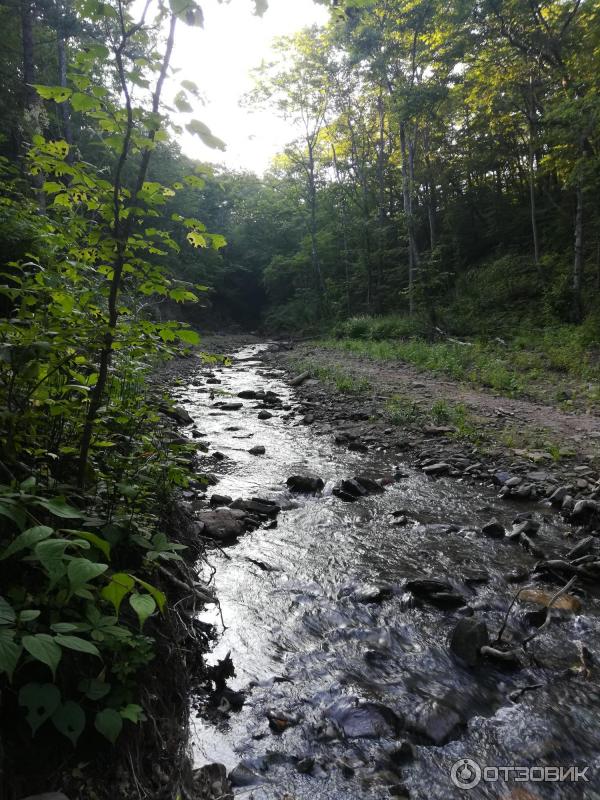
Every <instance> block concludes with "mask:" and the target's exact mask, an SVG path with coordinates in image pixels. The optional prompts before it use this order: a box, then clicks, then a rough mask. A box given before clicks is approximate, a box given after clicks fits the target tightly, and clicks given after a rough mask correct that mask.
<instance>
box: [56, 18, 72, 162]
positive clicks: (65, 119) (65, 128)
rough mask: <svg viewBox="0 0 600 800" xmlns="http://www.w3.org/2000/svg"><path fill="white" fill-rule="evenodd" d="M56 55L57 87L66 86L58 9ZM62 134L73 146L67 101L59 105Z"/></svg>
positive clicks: (65, 68)
mask: <svg viewBox="0 0 600 800" xmlns="http://www.w3.org/2000/svg"><path fill="white" fill-rule="evenodd" d="M56 35H57V39H56V55H57V60H58V83H59V86H63V87H66V86H67V66H68V64H67V41H66V36H65V31H64V24H63V13H61V10H60V9H59V15H58V22H57V27H56ZM59 109H60V115H61V122H62V133H63V137H64V140H65V142H67V144H69V145H72V144H73V126H72V125H71V104H70V103H69V101H68V100H67V101H66V102H64V103H60V104H59ZM69 157H70V158H71V159H72V158H73V154H72V153H71V151H69Z"/></svg>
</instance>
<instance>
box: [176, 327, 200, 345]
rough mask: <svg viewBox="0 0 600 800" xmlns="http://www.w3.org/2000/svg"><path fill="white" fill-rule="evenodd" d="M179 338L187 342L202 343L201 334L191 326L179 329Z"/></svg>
mask: <svg viewBox="0 0 600 800" xmlns="http://www.w3.org/2000/svg"><path fill="white" fill-rule="evenodd" d="M177 338H178V339H179V341H180V342H185V343H186V344H200V336H199V335H198V334H197V333H196V331H193V330H192V329H191V328H182V329H181V330H178V331H177Z"/></svg>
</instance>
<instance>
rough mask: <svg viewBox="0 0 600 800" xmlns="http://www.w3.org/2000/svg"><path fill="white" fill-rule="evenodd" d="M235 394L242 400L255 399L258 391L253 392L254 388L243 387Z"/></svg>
mask: <svg viewBox="0 0 600 800" xmlns="http://www.w3.org/2000/svg"><path fill="white" fill-rule="evenodd" d="M237 396H238V397H241V398H242V400H256V398H257V397H258V392H255V391H254V389H243V390H242V391H241V392H238V393H237Z"/></svg>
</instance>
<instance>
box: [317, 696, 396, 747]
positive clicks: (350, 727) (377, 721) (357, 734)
mask: <svg viewBox="0 0 600 800" xmlns="http://www.w3.org/2000/svg"><path fill="white" fill-rule="evenodd" d="M349 702H351V699H350V698H345V699H344V700H343V701H340V702H339V703H336V704H334V705H333V706H331V707H330V708H329V709H328V711H327V716H328V717H329V718H330V719H332V720H333V721H334V722H335V723H336V724H337V725H338V727H339V728H340V729H341V730H342V731H343V733H344V735H345V736H346V737H347V738H348V739H381V738H389V737H393V736H397V735H398V733H399V732H400V731H401V730H402V726H403V720H402V717H400V716H399V715H398V714H397V713H396V712H395V711H393V710H392V709H391V708H388V707H387V706H384V705H383V704H382V703H372V702H366V701H363V700H360V701H358V702H356V701H355V703H356V704H355V705H353V706H351V705H349Z"/></svg>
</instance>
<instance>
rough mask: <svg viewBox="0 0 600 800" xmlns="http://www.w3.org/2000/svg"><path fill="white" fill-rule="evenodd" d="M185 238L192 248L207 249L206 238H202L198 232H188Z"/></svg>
mask: <svg viewBox="0 0 600 800" xmlns="http://www.w3.org/2000/svg"><path fill="white" fill-rule="evenodd" d="M185 238H186V239H187V240H188V242H189V243H190V244H191V245H192V247H196V248H199V247H208V242H207V241H206V237H205V236H203V235H202V234H201V233H200V232H199V231H190V232H189V233H188V235H187V236H186V237H185Z"/></svg>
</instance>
